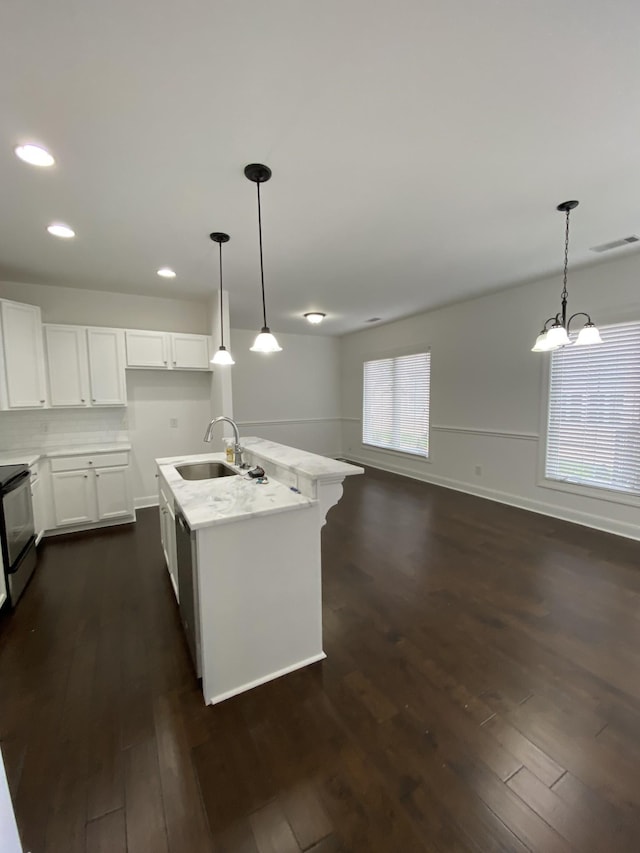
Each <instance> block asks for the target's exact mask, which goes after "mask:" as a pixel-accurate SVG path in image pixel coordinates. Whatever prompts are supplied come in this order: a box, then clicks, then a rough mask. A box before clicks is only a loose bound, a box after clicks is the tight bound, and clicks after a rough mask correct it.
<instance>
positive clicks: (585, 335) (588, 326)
mask: <svg viewBox="0 0 640 853" xmlns="http://www.w3.org/2000/svg"><path fill="white" fill-rule="evenodd" d="M578 204H579V202H577V201H563V202H562V203H561V204H559V205H558V207H557V208H556V210H559V211H560V212H561V213H564V214H565V218H566V222H565V232H564V275H563V287H562V293H561V294H560V304H561V309H560V311H559V312H558V313H557V314H556V315H555V317H549V319H548V320H546V321H545V324H544V326H543V327H542V331H541V332H540V334H539V335H538V337H537V338H536V342H535V344H534V345H533V347H532V349H531V352H549V350H554V349H559V348H560V347H566V346H568V345H569V344H570V343H571V341H570V339H569V327H570V325H571V321H572V320H573V318H574V317H586V318H587V322H586V323H585V324H584V326H583V327H582V329H580V332H579V334H578V338H577V340H576V344H575V345H576V346H588V345H590V344H601V343H602V338H601V337H600V332H599V331H598V329H597V328H596V325H595V323H592V322H591V317H590V316H589V315H588V314H585V313H584V311H577V312H576V313H575V314H572V315H571V316H570V317H569V319H568V320H567V300H568V296H569V294H568V292H567V268H568V266H569V214H570V213H571V211H572V210H574V208H576V207H577V206H578ZM549 323H551V324H552V325H551V327H550V328H549V329H548V328H547V326H548V325H549Z"/></svg>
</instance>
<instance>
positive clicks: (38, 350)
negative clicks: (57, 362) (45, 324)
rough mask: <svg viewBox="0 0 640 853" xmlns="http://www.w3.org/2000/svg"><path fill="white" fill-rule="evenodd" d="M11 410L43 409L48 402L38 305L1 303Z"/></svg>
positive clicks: (5, 365)
mask: <svg viewBox="0 0 640 853" xmlns="http://www.w3.org/2000/svg"><path fill="white" fill-rule="evenodd" d="M0 307H1V312H2V343H3V350H4V368H5V374H6V389H7V394H6V397H7V399H6V405H7V408H9V409H41V408H42V407H43V406H44V404H45V381H44V352H43V347H42V322H41V319H40V309H39V308H38V307H37V306H36V305H21V304H20V303H19V302H9V301H7V300H4V299H3V300H2V302H0Z"/></svg>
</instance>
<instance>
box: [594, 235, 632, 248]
mask: <svg viewBox="0 0 640 853" xmlns="http://www.w3.org/2000/svg"><path fill="white" fill-rule="evenodd" d="M639 240H640V237H637V236H636V235H635V234H632V235H631V236H630V237H622V238H621V239H620V240H612V241H611V242H610V243H601V244H600V245H599V246H592V247H591V251H592V252H610V251H611V249H619V248H620V247H621V246H628V245H629V243H637V242H638V241H639Z"/></svg>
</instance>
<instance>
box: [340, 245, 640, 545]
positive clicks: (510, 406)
mask: <svg viewBox="0 0 640 853" xmlns="http://www.w3.org/2000/svg"><path fill="white" fill-rule="evenodd" d="M639 281H640V255H639V254H628V255H626V256H624V257H622V258H619V259H617V260H612V261H608V262H606V263H600V264H595V265H593V266H590V267H588V268H584V269H581V270H575V271H573V272H571V271H570V275H569V308H570V313H571V311H581V310H584V311H588V312H589V313H590V314H591V315H592V317H593V319H594V321H595V322H596V323H597V324H598V325H600V326H602V325H605V324H607V323H620V322H625V321H631V320H640V285H639V284H638V282H639ZM561 286H562V283H561V276H560V274H559V275H556V276H554V277H552V278H548V279H544V280H540V281H536V282H532V283H529V284H526V285H522V286H519V287H514V288H511V289H509V290H504V291H501V292H498V293H493V294H490V295H487V296H484V297H480V298H478V299H474V300H468V301H466V302H460V303H457V304H454V305H450V306H448V307H445V308H441V309H439V310H435V311H430V312H426V313H423V314H418V315H415V316H412V317H408V318H406V319H404V320H399V321H397V322H394V323H389V324H385V325H380V326H376V327H375V328H372V329H367V330H366V331H362V332H357V333H353V334H350V335H346V336H345V337H343V338H342V339H341V377H342V414H343V417H344V421H343V446H344V453H345V456H346V457H347V458H348V459H352V460H354V461H356V462H361V463H363V464H370V465H373V466H376V467H379V468H384V469H387V470H390V471H395V472H397V473H402V474H407V475H408V476H411V477H415V478H417V479H422V480H426V481H429V482H433V483H437V484H440V485H443V486H449V487H450V488H454V489H460V490H462V491H465V492H471V493H473V494H477V495H481V496H484V497H489V498H493V499H495V500H499V501H503V502H505V503H509V504H513V505H515V506H520V507H524V508H526V509H532V510H535V511H537V512H542V513H545V514H547V515H552V516H556V517H558V518H565V519H568V520H570V521H577V522H580V523H582V524H587V525H589V526H593V527H598V528H602V529H604V530H609V531H612V532H616V533H622V534H623V535H627V536H632V537H634V538H640V525H639V518H640V510H639V509H638V507H632V506H626V505H623V504H620V503H616V502H612V501H610V500H607V499H606V495H605V494H603V497H602V498H592V497H585V496H581V495H575V494H569V493H567V492H563V491H559V490H556V489H551V488H545V487H542V486H540V485H538V459H539V455H538V454H539V446H542V447H543V445H544V430H543V426H542V423H543V420H542V419H543V417H544V412H545V411H546V399H545V397H546V394H545V391H544V388H545V385H544V376H545V364H546V363H548V359H549V356H548V355H545V354H541V353H532V352H530V349H531V347H532V346H533V343H534V341H535V338H536V335H537V334H538V333H539V331H540V328H541V326H542V323H543V322H544V321H545V320H546V318H547V317H549V315H551V314H553V313H555V311H556V310H558V309H559V307H560V304H559V303H560V290H561ZM413 344H424V345H427V346H430V347H431V357H432V367H431V459H430V461H426V460H423V459H420V458H419V457H413V456H408V455H405V454H399V453H394V452H389V451H384V450H376V449H375V448H371V447H365V446H363V445H362V441H361V438H362V421H361V418H362V363H363V361H365V360H367V359H370V358H376V357H380V356H384V355H385V354H390V353H393V352H394V351H398V350H401V349H402V348H403V347H410V346H411V345H413ZM476 466H480V468H481V471H482V473H481V475H479V476H478V475H476V473H475V469H476Z"/></svg>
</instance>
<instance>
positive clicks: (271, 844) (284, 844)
mask: <svg viewBox="0 0 640 853" xmlns="http://www.w3.org/2000/svg"><path fill="white" fill-rule="evenodd" d="M249 822H250V823H251V829H252V830H253V835H254V837H255V840H256V847H257V848H258V851H259V853H300V851H301V849H302V848H301V847H300V846H299V845H298V842H297V841H296V838H295V836H294V834H293V831H292V829H291V826H290V824H289V821H288V820H287V819H286V817H285V814H284V812H283V810H282V808H281V807H280V804H279V803H278V802H276V801H274V802H271V803H268V804H267V805H266V806H262V808H260V809H257V810H256V811H255V812H253V814H252V815H251V817H250V818H249Z"/></svg>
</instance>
